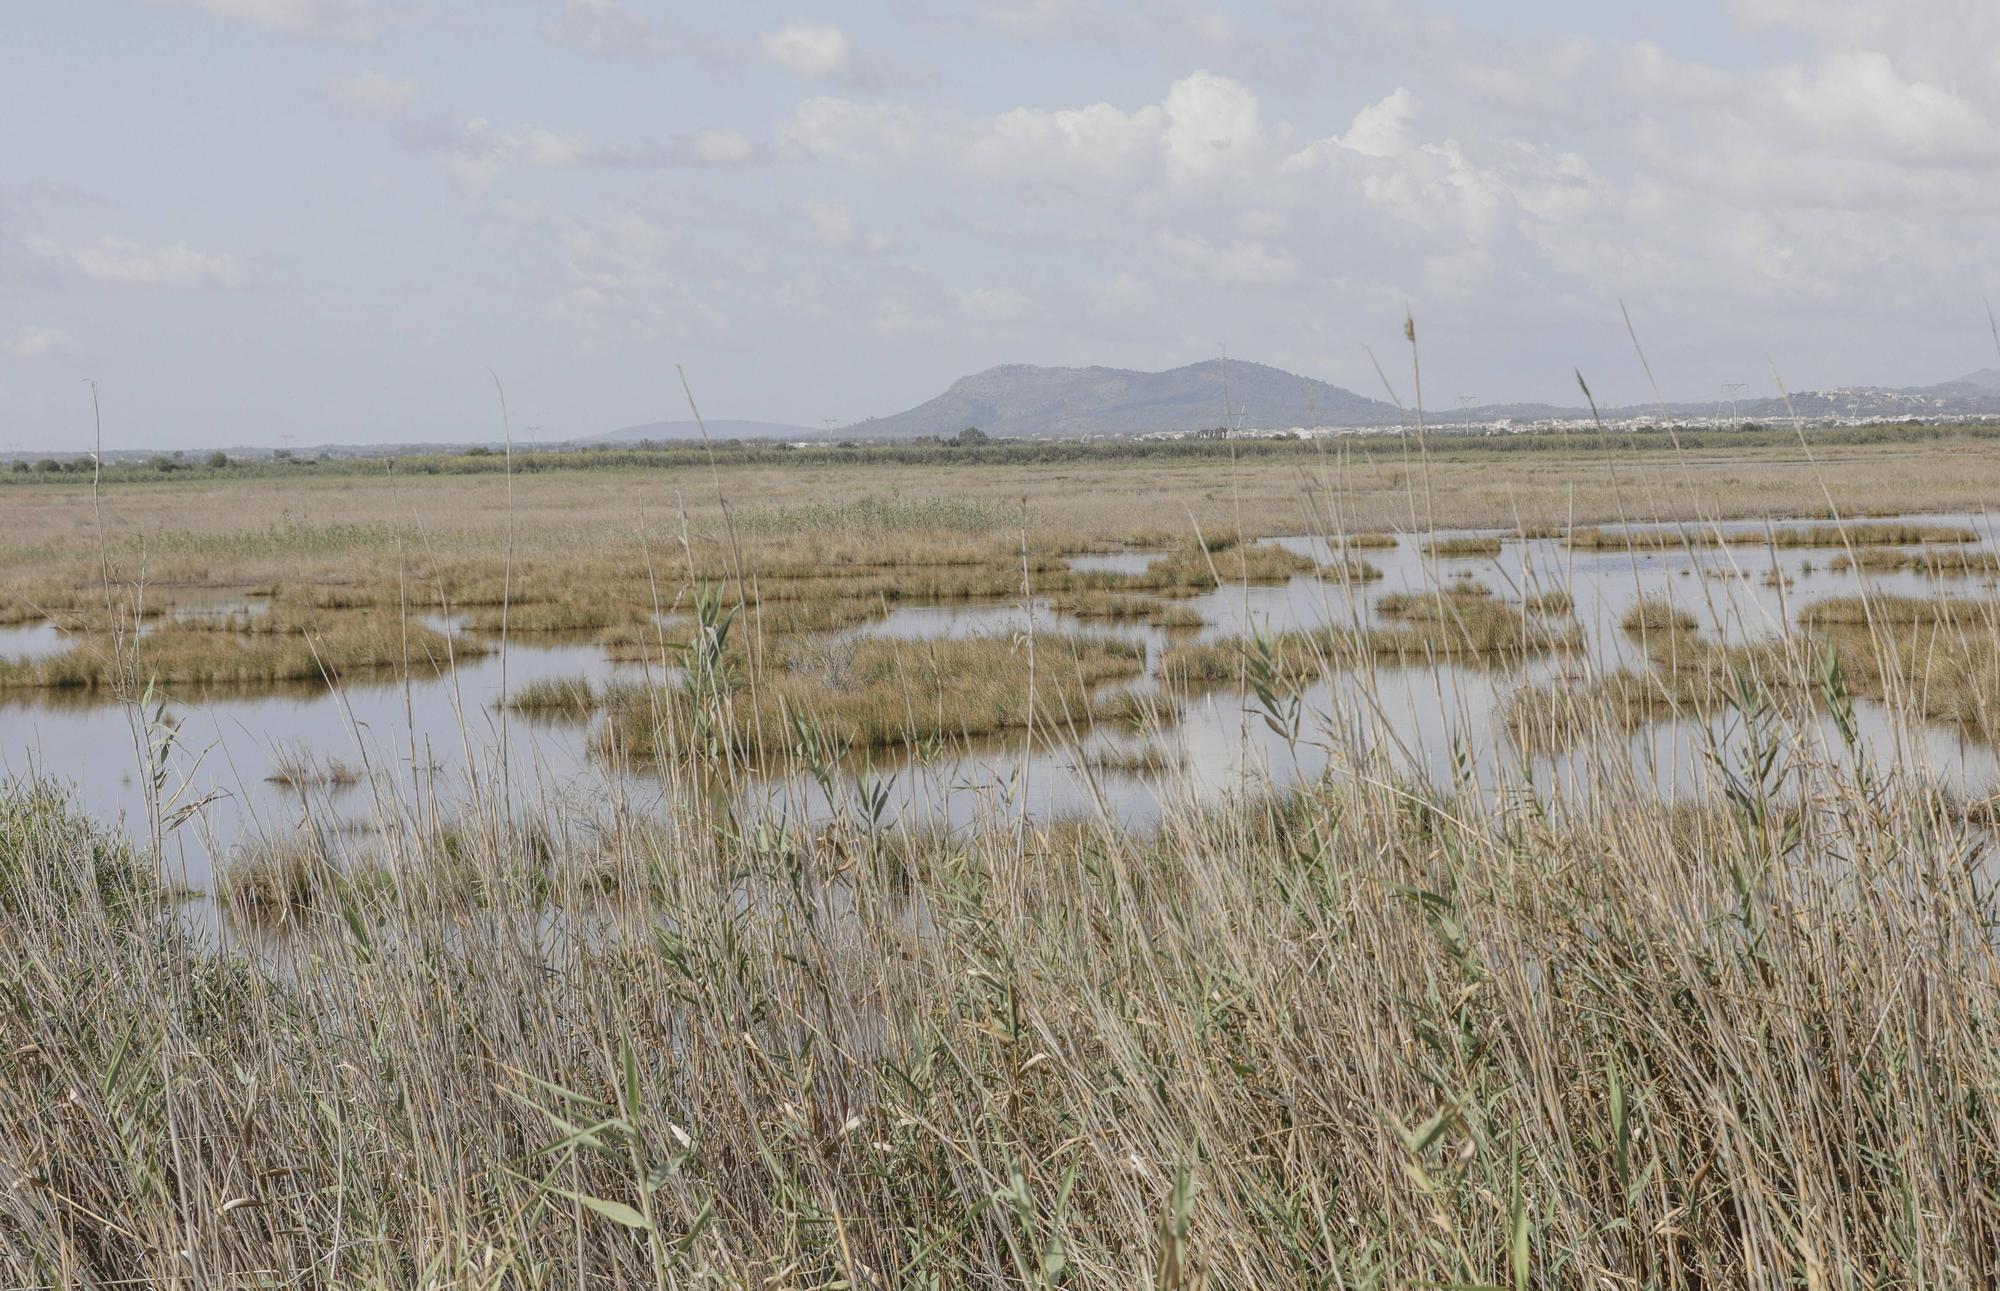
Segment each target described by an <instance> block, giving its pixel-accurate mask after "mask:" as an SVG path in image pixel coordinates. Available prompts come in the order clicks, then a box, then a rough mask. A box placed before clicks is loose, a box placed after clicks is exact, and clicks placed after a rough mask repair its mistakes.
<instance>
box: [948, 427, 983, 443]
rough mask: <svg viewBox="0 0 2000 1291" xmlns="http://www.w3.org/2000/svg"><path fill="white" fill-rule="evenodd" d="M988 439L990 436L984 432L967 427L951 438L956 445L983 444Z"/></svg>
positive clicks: (976, 428) (977, 428)
mask: <svg viewBox="0 0 2000 1291" xmlns="http://www.w3.org/2000/svg"><path fill="white" fill-rule="evenodd" d="M989 438H991V436H989V435H988V434H987V433H986V432H985V431H983V430H981V429H980V428H979V427H977V426H967V427H966V428H965V429H964V430H961V431H959V432H958V434H956V435H954V436H953V437H952V442H954V443H958V444H983V443H985V442H986V441H987V440H988V439H989Z"/></svg>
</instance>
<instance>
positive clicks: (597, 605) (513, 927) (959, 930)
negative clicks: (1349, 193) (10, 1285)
mask: <svg viewBox="0 0 2000 1291" xmlns="http://www.w3.org/2000/svg"><path fill="white" fill-rule="evenodd" d="M1793 442H1794V443H1796V441H1795V440H1794V441H1793ZM1682 447H1683V452H1681V453H1678V454H1677V453H1674V452H1672V451H1670V450H1669V448H1668V447H1667V446H1666V445H1664V444H1661V445H1649V444H1648V443H1646V442H1643V441H1642V440H1640V439H1637V438H1635V439H1633V440H1632V441H1630V442H1626V443H1622V444H1619V445H1617V446H1615V447H1612V448H1609V449H1601V450H1600V449H1598V448H1596V447H1593V446H1590V445H1576V444H1568V445H1556V444H1527V443H1524V444H1522V445H1519V446H1516V447H1514V448H1512V449H1503V448H1500V447H1495V446H1488V445H1465V446H1451V445H1447V446H1445V447H1443V448H1440V449H1439V450H1438V452H1437V453H1436V454H1435V456H1429V455H1425V454H1419V453H1417V452H1415V451H1414V450H1413V449H1411V448H1410V447H1408V446H1404V445H1400V444H1376V445H1369V446H1365V447H1363V446H1355V447H1352V448H1350V447H1347V446H1326V445H1318V446H1310V447H1308V448H1297V447H1285V448H1274V449H1264V448H1258V449H1256V450H1254V451H1246V452H1245V453H1244V454H1243V455H1242V456H1241V458H1232V457H1231V456H1230V455H1229V454H1227V453H1224V452H1223V451H1221V450H1220V449H1219V448H1217V447H1216V446H1212V445H1211V446H1203V447H1202V448H1200V449H1199V451H1196V450H1187V451H1179V450H1176V451H1164V450H1163V451H1160V452H1157V453H1155V452H1152V451H1150V450H1149V451H1145V452H1138V451H1134V452H1131V453H1129V454H1124V455H1120V454H1117V453H1105V454H1103V455H1102V456H1091V455H1090V454H1088V453H1086V452H1084V451H1083V450H1075V451H1072V450H1071V449H1069V448H1067V447H1063V448H1061V450H1060V451H1054V450H1052V451H1050V452H1048V453H1047V454H1045V455H1043V454H1036V453H1030V452H1029V451H1027V450H1026V449H1023V450H1021V451H1018V452H1016V451H1013V450H1008V449H1006V448H1004V447H990V446H976V447H968V448H964V449H951V450H944V449H937V450H930V449H926V450H922V451H921V452H914V451H913V453H912V454H911V455H910V457H909V458H908V460H907V461H904V460H903V459H901V458H899V457H898V456H897V455H896V454H894V453H890V452H887V451H883V452H881V453H879V454H874V453H871V452H869V451H867V450H852V452H853V453H855V454H856V455H857V456H858V457H859V458H861V459H863V460H862V461H859V462H856V461H845V460H841V456H840V455H841V452H842V451H846V450H832V449H828V450H788V451H789V452H790V453H791V455H790V456H789V457H787V456H785V455H784V454H783V453H780V452H778V451H777V450H765V449H755V450H751V449H740V450H739V449H736V448H729V447H724V448H721V449H719V451H718V452H717V454H716V463H715V465H714V467H713V469H711V466H710V463H709V461H708V460H707V459H706V458H703V457H700V456H697V455H692V454H686V453H680V452H679V450H674V451H673V452H670V453H663V454H655V455H649V454H633V455H631V458H630V460H626V461H623V462H621V463H620V464H616V465H613V464H609V463H596V462H592V463H590V464H587V465H578V464H576V463H569V464H565V463H562V462H560V461H556V460H553V459H554V458H556V457H558V456H559V455H548V456H549V458H550V459H552V460H548V461H541V462H538V463H537V464H535V465H533V466H530V463H534V462H536V459H535V458H534V457H533V456H530V455H523V456H522V460H520V461H518V462H517V463H516V466H517V467H519V468H520V469H521V472H522V473H521V474H520V475H519V476H517V477H516V478H515V479H514V480H513V484H514V487H515V490H516V492H515V493H514V495H513V498H514V505H513V506H512V507H511V508H509V507H506V506H502V505H498V503H499V502H500V501H501V499H502V497H503V495H502V494H500V493H499V492H497V491H496V488H495V486H496V485H497V484H498V483H500V482H501V481H503V480H504V478H505V477H504V476H503V475H501V474H499V472H498V469H497V468H498V467H499V466H500V465H501V464H500V463H497V462H496V461H494V460H493V459H488V458H479V459H472V460H470V461H468V462H463V463H457V459H446V462H445V463H443V464H440V467H439V470H438V472H437V473H436V474H435V475H429V474H423V473H421V472H418V471H415V470H411V471H408V472H404V471H403V468H402V467H401V466H399V467H398V468H397V469H395V470H386V469H385V470H383V471H381V472H380V474H378V475H369V474H367V473H366V472H365V470H364V469H363V468H360V467H352V468H350V467H348V466H344V465H340V464H334V463H327V464H324V469H325V474H322V475H310V474H309V472H308V469H307V468H304V467H296V466H293V467H280V466H276V465H274V466H271V467H269V468H268V469H267V468H264V467H250V466H244V467H238V466H236V465H233V464H232V465H227V466H210V465H202V466H199V467H197V468H194V469H190V470H188V471H185V472H179V473H175V478H173V479H157V480H156V479H144V480H141V479H138V478H136V477H131V476H129V475H128V474H127V473H121V472H114V473H112V476H111V478H110V480H109V482H108V483H107V485H106V486H105V487H104V489H103V490H102V493H101V496H100V497H99V498H98V499H97V510H100V511H101V515H102V527H101V528H100V527H99V524H98V521H97V519H96V518H95V515H94V508H93V500H92V497H91V493H90V490H89V487H88V485H87V483H83V482H79V481H77V480H76V479H75V478H74V477H73V476H71V475H69V474H67V473H62V472H51V473H41V472H32V473H28V474H25V475H23V476H22V477H21V482H19V483H18V484H16V483H15V482H13V481H11V480H10V481H9V482H8V483H7V485H6V487H7V489H8V500H9V502H10V503H11V502H13V501H14V500H15V499H16V498H19V499H23V500H24V505H20V506H10V508H9V509H8V510H7V511H6V512H5V514H4V516H0V550H4V553H5V557H6V559H5V564H4V565H0V731H4V732H5V733H6V743H5V748H4V755H5V759H6V761H5V770H6V772H7V774H8V776H9V777H10V778H9V779H8V780H7V781H6V783H5V787H4V789H0V950H4V952H5V954H4V956H0V959H4V963H0V1165H4V1167H5V1168H6V1170H7V1171H8V1178H7V1185H8V1186H7V1187H6V1188H5V1189H4V1190H0V1268H5V1269H6V1271H7V1272H8V1273H9V1274H10V1275H14V1276H13V1280H14V1281H17V1282H20V1283H23V1284H31V1285H71V1284H86V1283H108V1282H111V1281H115V1280H117V1279H121V1278H123V1279H130V1278H135V1277H142V1278H150V1279H154V1280H158V1281H161V1282H163V1283H176V1282H177V1283H183V1284H190V1285H217V1284H229V1283H231V1282H232V1281H233V1282H236V1283H241V1284H248V1283H250V1282H253V1281H254V1280H255V1279H257V1278H258V1277H260V1276H262V1274H261V1273H260V1271H261V1270H270V1269H312V1270H314V1271H315V1272H314V1273H313V1275H312V1276H313V1277H314V1278H315V1279H317V1280H319V1281H322V1282H325V1283H327V1284H338V1285H363V1286H379V1287H406V1286H414V1285H422V1286H445V1285H451V1286H479V1287H500V1286H577V1285H602V1286H659V1287H667V1286H711V1285H713V1286H770V1285H795V1286H835V1285H839V1286H847V1287H863V1286H882V1287H902V1286H983V1285H995V1284H1008V1285H1023V1286H1027V1285H1034V1286H1045V1285H1046V1286H1055V1285H1061V1284H1075V1285H1088V1286H1098V1285H1111V1284H1121V1285H1151V1286H1155V1287H1174V1288H1194V1287H1200V1286H1224V1285H1228V1286H1271V1285H1309V1286H1324V1287H1360V1286H1376V1287H1388V1286H1414V1285H1428V1286H1439V1285H1451V1286H1510V1287H1525V1286H1542V1285H1582V1284H1591V1285H1595V1284H1598V1283H1605V1284H1611V1283H1617V1284H1621V1285H1624V1284H1631V1285H1638V1286H1654V1287H1661V1288H1672V1287H1687V1288H1691V1287H1698V1286H1699V1287H1710V1286H1717V1287H1762V1286H1768V1285H1775V1284H1780V1283H1794V1284H1799V1285H1849V1284H1852V1285H1862V1284H1880V1283H1885V1282H1891V1281H1894V1282H1899V1283H1901V1284H1907V1285H1919V1284H1921V1285H1942V1286H1953V1285H1972V1284H1977V1283H1979V1282H1980V1281H1982V1280H1983V1279H1984V1278H1985V1277H1986V1275H1987V1273H1988V1272H1989V1271H1990V1269H1991V1268H1992V1267H1994V1265H1995V1263H1996V1262H2000V1223H1996V1221H1995V1219H1994V1216H1995V1215H1996V1214H2000V1205H1996V1202H2000V1196H1996V1192H2000V1118H1996V1112H1995V1107H1996V1103H1995V1100H1994V1099H1993V1098H1992V1091H1993V1090H1994V1089H1995V1088H1996V1087H2000V1048H1996V1047H1995V1046H1994V1044H1993V1043H1992V1037H1993V1035H1994V1034H1995V1033H1996V1031H2000V971H1996V969H2000V963H1996V960H1995V944H1994V932H1993V929H1994V928H1995V927H1996V926H2000V924H1996V921H1997V920H2000V907H1996V902H1995V890H1996V887H1995V883H1994V881H1993V873H1994V871H1993V865H1994V848H1995V838H1994V834H1993V829H1994V826H1993V821H1994V819H1995V813H1994V811H1993V810H1992V807H1991V804H1992V802H1993V801H1994V798H1995V791H1996V789H2000V761H1996V759H1995V756H1994V748H1995V745H1996V741H2000V632H1996V627H2000V599H1996V596H1995V593H1994V589H1993V588H1992V587H1991V586H1990V583H1989V581H1988V580H1989V579H1990V577H1991V573H1992V567H1991V565H1990V563H1989V562H1991V561H1992V560H1993V559H1994V555H1995V552H1996V551H2000V546H1996V544H1995V542H1994V526H1993V524H1992V523H1991V521H1990V519H1989V518H1988V517H1986V516H1985V514H1984V513H1983V511H1982V510H1981V506H1980V504H1981V502H1982V501H1983V499H1984V497H1985V496H1987V495H1989V494H1990V493H1991V492H1992V487H1993V485H1995V484H1996V483H2000V473H1996V470H1995V468H1994V467H1993V466H1991V465H1990V464H1983V463H1985V461H1986V459H1987V458H1989V457H1990V456H1991V454H1990V445H1988V444H1987V443H1986V441H1985V440H1984V439H1983V438H1982V437H1980V436H1978V435H1974V434H1971V433H1968V434H1966V435H1964V436H1962V437H1959V438H1953V437H1951V436H1949V435H1940V436H1937V437H1924V438H1912V439H1910V440H1907V441H1901V442H1898V443H1897V444H1895V445H1883V444H1871V443H1867V442H1860V441H1854V442H1840V441H1832V442H1827V443H1823V444H1815V445H1814V447H1815V451H1816V453H1817V454H1818V455H1819V458H1818V460H1817V465H1816V469H1817V470H1819V471H1820V472H1821V473H1820V474H1818V475H1814V474H1811V473H1802V472H1801V470H1800V468H1799V467H1798V465H1797V463H1796V462H1793V461H1788V460H1787V459H1786V456H1785V454H1786V452H1787V447H1786V443H1785V441H1784V440H1782V439H1769V440H1766V439H1759V438H1756V437H1755V436H1754V435H1753V436H1752V437H1750V438H1747V439H1746V440H1744V441H1743V442H1742V444H1741V445H1740V446H1738V447H1736V448H1735V449H1733V450H1725V449H1722V448H1719V447H1717V446H1714V445H1700V446H1689V445H1683V446H1682ZM1969 449H1976V450H1979V451H1977V452H1972V451H1969ZM677 453H678V454H679V455H675V454H677ZM947 453H949V454H956V455H957V456H951V457H950V458H949V464H948V465H947V464H946V462H947V459H946V457H945V456H943V455H944V454H947ZM1563 453H1570V454H1572V455H1573V456H1571V457H1562V456H1561V454H1563ZM1704 455H1706V456H1704ZM1711 459H1712V460H1711ZM1516 461H1519V462H1522V463H1525V465H1524V466H1522V467H1521V468H1519V469H1515V468H1514V467H1512V466H1511V465H1510V464H1511V463H1513V462H1516ZM775 462H782V463H784V465H783V466H782V467H780V466H776V465H773V463H775ZM452 463H457V464H452ZM404 465H408V463H405V464H404ZM1099 468H1102V469H1099ZM321 469H322V468H319V467H315V468H311V470H321ZM905 470H907V471H908V472H910V473H909V474H902V473H900V472H903V471H905ZM926 473H927V474H926ZM405 474H407V475H409V476H410V477H411V478H405ZM919 479H923V480H926V481H928V483H927V484H926V486H925V487H924V488H922V489H921V490H910V489H905V488H902V487H901V486H904V485H908V484H910V483H911V482H912V481H915V480H919ZM1913 480H1927V481H1929V484H1928V485H1927V487H1934V488H1935V489H1936V490H1940V491H1941V492H1938V493H1935V494H1934V495H1933V496H1936V497H1937V498H1938V505H1937V506H1934V507H1919V506H1917V505H1915V504H1914V502H1915V499H1914V496H1913V494H1912V492H1911V484H1910V482H1911V481H1913ZM426 482H432V483H435V485H436V489H435V491H433V490H432V489H431V488H429V487H428V484H427V483H426ZM218 497H222V498H224V499H225V500H226V501H227V503H228V505H226V506H221V505H218V504H217V498H218ZM1829 497H1831V498H1833V499H1835V500H1836V501H1838V502H1839V503H1840V504H1841V506H1842V508H1843V511H1842V518H1840V519H1838V520H1836V519H1833V518H1831V517H1829V515H1828V514H1827V510H1826V507H1827V499H1828V498H1829ZM1633 498H1646V499H1648V500H1649V505H1656V506H1657V511H1656V512H1654V513H1649V514H1644V515H1635V514H1631V513H1630V512H1629V510H1628V506H1627V504H1628V502H1629V501H1630V499H1633ZM1941 508H1942V509H1941ZM1637 535H1643V537H1640V536H1637ZM1836 553H1837V554H1836ZM1830 555H1831V556H1832V558H1831V559H1829V556H1830ZM1892 558H1893V559H1892ZM1711 575H1713V576H1711ZM1740 575H1754V576H1740Z"/></svg>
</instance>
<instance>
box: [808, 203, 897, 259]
mask: <svg viewBox="0 0 2000 1291" xmlns="http://www.w3.org/2000/svg"><path fill="white" fill-rule="evenodd" d="M799 209H800V210H801V211H802V212H803V213H804V214H805V217H806V222H807V223H808V224H810V225H811V226H812V229H813V234H814V236H815V237H816V238H818V240H819V242H820V244H821V245H822V246H825V247H828V248H830V249H832V250H835V251H854V252H859V253H860V254H862V255H880V254H882V253H883V252H885V251H888V250H890V249H891V248H892V247H893V246H894V245H895V244H894V243H892V242H891V241H890V240H889V238H888V236H887V235H885V234H882V233H877V232H874V231H872V230H869V229H864V228H862V227H861V226H860V225H859V224H857V223H856V222H855V219H854V212H852V211H850V210H848V209H847V207H846V206H844V205H842V204H841V203H839V202H820V201H814V200H811V199H808V200H807V201H805V202H803V203H801V204H800V207H799Z"/></svg>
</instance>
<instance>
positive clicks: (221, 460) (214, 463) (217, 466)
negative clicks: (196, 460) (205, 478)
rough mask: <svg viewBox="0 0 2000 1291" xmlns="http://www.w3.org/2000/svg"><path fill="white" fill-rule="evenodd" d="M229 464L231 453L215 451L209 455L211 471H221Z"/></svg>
mask: <svg viewBox="0 0 2000 1291" xmlns="http://www.w3.org/2000/svg"><path fill="white" fill-rule="evenodd" d="M227 465H229V454H227V453H224V452H214V453H210V454H209V455H208V469H210V470H211V471H219V470H221V469H222V468H223V467H225V466H227Z"/></svg>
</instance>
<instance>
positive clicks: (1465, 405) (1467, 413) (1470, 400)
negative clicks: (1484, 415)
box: [1458, 394, 1479, 426]
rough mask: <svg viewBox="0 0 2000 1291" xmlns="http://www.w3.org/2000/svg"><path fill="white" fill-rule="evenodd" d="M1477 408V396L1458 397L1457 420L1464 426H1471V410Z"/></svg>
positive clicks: (1464, 395) (1465, 395) (1463, 395)
mask: <svg viewBox="0 0 2000 1291" xmlns="http://www.w3.org/2000/svg"><path fill="white" fill-rule="evenodd" d="M1478 406H1479V396H1478V395H1476V394H1462V395H1460V396H1459V397H1458V418H1459V420H1460V421H1462V422H1464V423H1465V424H1466V425H1468V426H1470V425H1471V424H1472V410H1473V409H1474V408H1476V407H1478Z"/></svg>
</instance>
